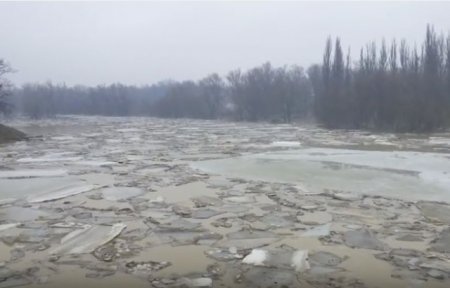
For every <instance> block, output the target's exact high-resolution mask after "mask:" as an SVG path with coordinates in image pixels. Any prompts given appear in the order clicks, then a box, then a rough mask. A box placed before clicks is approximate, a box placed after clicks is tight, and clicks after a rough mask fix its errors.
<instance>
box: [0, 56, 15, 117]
mask: <svg viewBox="0 0 450 288" xmlns="http://www.w3.org/2000/svg"><path fill="white" fill-rule="evenodd" d="M10 72H12V69H11V67H10V66H9V65H8V63H6V62H5V61H4V60H3V59H0V115H1V114H4V115H8V114H10V113H11V111H12V105H11V103H10V101H9V99H8V98H9V97H10V96H11V83H10V82H9V81H8V80H7V79H6V78H4V75H5V74H7V73H10Z"/></svg>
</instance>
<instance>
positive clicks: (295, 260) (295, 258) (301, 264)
mask: <svg viewBox="0 0 450 288" xmlns="http://www.w3.org/2000/svg"><path fill="white" fill-rule="evenodd" d="M291 261H292V264H291V266H292V267H293V268H294V269H295V271H297V272H303V271H306V270H308V269H309V268H311V267H310V266H309V262H308V251H307V250H297V251H295V252H294V254H293V255H292V260H291Z"/></svg>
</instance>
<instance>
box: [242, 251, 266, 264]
mask: <svg viewBox="0 0 450 288" xmlns="http://www.w3.org/2000/svg"><path fill="white" fill-rule="evenodd" d="M267 256H268V253H267V251H266V250H262V249H253V250H252V252H251V253H250V254H248V255H247V256H245V258H244V259H243V260H242V263H245V264H250V265H256V266H264V261H265V260H266V259H267Z"/></svg>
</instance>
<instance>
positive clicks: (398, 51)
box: [310, 26, 450, 132]
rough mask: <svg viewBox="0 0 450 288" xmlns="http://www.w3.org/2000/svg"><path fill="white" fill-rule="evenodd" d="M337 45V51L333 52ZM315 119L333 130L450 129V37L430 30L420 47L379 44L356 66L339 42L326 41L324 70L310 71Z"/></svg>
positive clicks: (362, 54)
mask: <svg viewBox="0 0 450 288" xmlns="http://www.w3.org/2000/svg"><path fill="white" fill-rule="evenodd" d="M333 46H334V47H333ZM311 72H312V73H310V79H311V81H312V82H313V83H315V85H314V87H315V95H316V99H315V115H316V117H317V119H318V120H319V121H320V122H321V123H323V124H324V125H326V126H327V127H330V128H351V129H355V128H356V129H378V130H383V131H387V130H388V131H399V132H427V131H435V130H439V129H444V128H447V127H449V126H450V35H449V36H447V38H445V37H444V36H443V35H438V34H437V33H436V32H435V31H434V29H433V28H432V27H431V26H428V27H427V30H426V36H425V40H424V42H423V44H422V46H421V47H420V48H418V47H417V46H413V47H411V46H409V45H408V44H407V43H406V41H404V40H402V41H400V42H397V41H396V40H393V41H392V42H391V43H390V44H389V45H388V44H386V42H385V41H383V42H382V43H381V45H380V46H379V48H378V49H377V45H376V43H375V42H372V43H369V44H368V45H367V46H366V47H364V48H363V49H361V50H360V58H359V61H358V62H356V63H353V64H352V62H351V59H350V53H348V54H347V56H344V53H343V50H342V47H341V42H340V39H339V38H337V39H336V40H335V42H334V45H333V43H332V40H331V39H330V38H329V39H328V40H327V42H326V46H325V52H324V55H323V63H322V66H321V67H320V68H319V67H316V68H314V69H312V70H311Z"/></svg>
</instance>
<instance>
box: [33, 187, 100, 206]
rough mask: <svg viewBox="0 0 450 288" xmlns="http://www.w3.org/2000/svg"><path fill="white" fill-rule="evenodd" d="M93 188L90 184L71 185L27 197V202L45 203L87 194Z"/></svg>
mask: <svg viewBox="0 0 450 288" xmlns="http://www.w3.org/2000/svg"><path fill="white" fill-rule="evenodd" d="M94 188H95V186H94V185H90V184H84V185H83V184H71V185H67V186H64V187H61V188H59V189H56V190H53V191H48V192H45V193H42V194H36V195H30V196H28V197H27V201H28V202H30V203H39V202H47V201H52V200H57V199H61V198H65V197H69V196H73V195H77V194H80V193H84V192H88V191H91V190H92V189H94Z"/></svg>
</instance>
